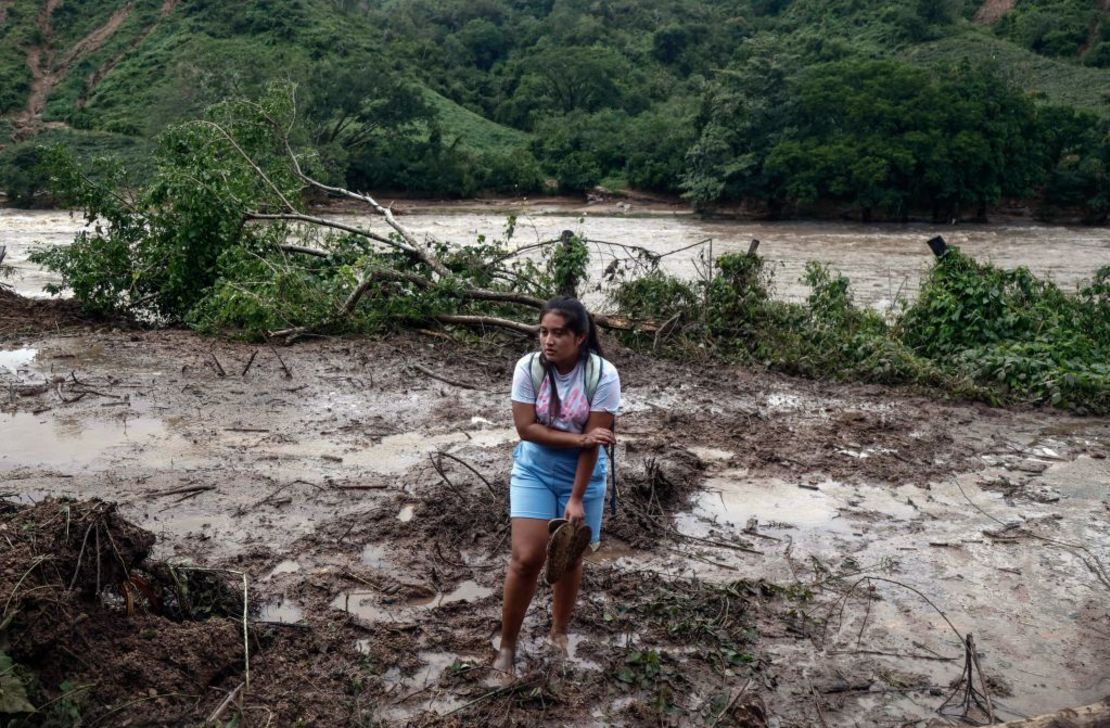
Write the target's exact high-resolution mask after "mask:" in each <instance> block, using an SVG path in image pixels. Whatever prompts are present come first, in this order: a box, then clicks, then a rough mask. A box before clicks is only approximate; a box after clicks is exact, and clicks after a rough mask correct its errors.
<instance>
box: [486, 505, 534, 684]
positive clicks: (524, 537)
mask: <svg viewBox="0 0 1110 728" xmlns="http://www.w3.org/2000/svg"><path fill="white" fill-rule="evenodd" d="M512 548H513V551H512V557H511V559H510V560H509V568H508V570H507V571H506V573H505V599H504V602H503V604H502V606H501V649H500V651H499V652H498V653H497V659H496V660H494V663H493V667H494V668H495V669H497V670H501V671H502V672H505V673H508V674H510V675H511V674H513V666H514V661H515V660H516V641H517V636H518V635H519V634H520V625H521V624H522V623H523V622H524V613H525V612H527V611H528V605H529V604H531V602H532V596H533V595H534V594H535V593H536V580H537V579H538V578H539V575H540V570H541V569H543V560H544V557H545V556H546V555H547V554H546V549H547V521H546V520H545V519H540V518H514V519H513V521H512Z"/></svg>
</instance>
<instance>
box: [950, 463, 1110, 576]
mask: <svg viewBox="0 0 1110 728" xmlns="http://www.w3.org/2000/svg"><path fill="white" fill-rule="evenodd" d="M952 482H953V483H955V484H956V487H957V488H959V489H960V495H962V496H963V497H964V500H966V501H967V502H968V504H969V505H970V506H971V507H972V508H974V509H975V510H977V511H979V512H980V513H982V514H983V515H984V516H986V517H987V518H989V519H991V520H992V521H994V522H995V523H997V524H999V525H1000V526H1004V527H1006V528H1010V526H1011V524H1009V523H1006V522H1005V521H1001V520H999V519H998V518H995V517H994V516H992V515H991V514H989V513H987V512H986V511H984V510H983V509H982V508H981V507H980V506H979V505H978V504H976V503H975V502H974V501H972V500H971V498H969V497H968V495H967V493H966V492H965V491H964V487H963V486H962V485H960V481H959V480H958V479H956V478H953V479H952ZM1026 533H1028V534H1029V535H1030V536H1031V537H1033V538H1035V539H1038V540H1040V541H1045V542H1047V543H1051V544H1055V545H1057V546H1060V547H1063V548H1065V549H1074V551H1072V553H1073V554H1074V555H1075V556H1076V557H1077V558H1078V559H1079V560H1080V561H1082V562H1083V565H1084V566H1086V567H1087V568H1088V569H1090V570H1091V571H1092V572H1093V573H1094V575H1095V578H1097V579H1098V580H1099V581H1100V582H1102V584H1103V586H1105V587H1106V588H1108V589H1110V574H1108V573H1107V571H1106V567H1105V566H1103V564H1102V561H1101V560H1100V559H1099V558H1098V556H1096V555H1095V554H1094V553H1092V552H1091V550H1090V549H1088V548H1087V547H1086V546H1083V545H1082V544H1073V543H1068V542H1066V541H1058V540H1056V539H1054V538H1049V537H1048V536H1042V535H1040V534H1038V533H1034V532H1033V531H1026ZM1075 551H1082V552H1083V553H1085V554H1087V556H1089V557H1091V561H1087V559H1085V558H1084V557H1083V556H1081V555H1079V554H1076V553H1075Z"/></svg>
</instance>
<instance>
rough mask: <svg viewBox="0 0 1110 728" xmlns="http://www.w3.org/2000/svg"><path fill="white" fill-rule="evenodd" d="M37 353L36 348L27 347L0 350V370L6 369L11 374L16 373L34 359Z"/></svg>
mask: <svg viewBox="0 0 1110 728" xmlns="http://www.w3.org/2000/svg"><path fill="white" fill-rule="evenodd" d="M38 353H39V350H38V349H29V348H26V347H25V348H22V349H10V350H8V351H0V371H8V372H11V373H12V374H17V373H19V371H20V370H21V369H23V368H24V367H26V366H27V365H28V364H30V363H31V362H32V361H34V360H35V357H36V356H38Z"/></svg>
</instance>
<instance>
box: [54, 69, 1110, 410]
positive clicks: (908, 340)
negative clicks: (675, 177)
mask: <svg viewBox="0 0 1110 728" xmlns="http://www.w3.org/2000/svg"><path fill="white" fill-rule="evenodd" d="M296 118H297V104H296V99H295V94H294V93H293V91H292V90H291V89H289V88H280V87H275V88H274V89H272V90H271V92H270V93H269V95H267V96H266V97H264V98H263V99H261V100H260V101H259V102H250V101H241V100H237V101H228V102H224V103H221V104H218V105H216V106H214V107H212V108H211V109H209V111H208V113H207V115H206V117H205V118H204V119H202V120H199V121H195V122H190V123H186V124H183V125H180V126H176V127H173V128H171V129H170V130H168V131H167V132H166V133H165V134H164V135H163V137H162V139H161V143H160V147H159V171H158V173H157V175H156V176H155V178H154V180H153V181H152V182H151V183H150V185H149V186H147V187H146V188H143V189H140V190H138V191H137V192H135V193H134V194H128V193H126V192H124V191H123V185H122V179H123V175H122V173H121V171H120V170H118V169H115V168H112V167H110V166H109V167H104V168H101V169H99V170H95V171H93V172H88V171H85V170H82V169H79V168H78V167H77V166H76V164H75V163H74V162H73V161H72V160H71V159H68V158H67V157H66V156H65V155H64V154H63V153H61V152H58V151H57V150H55V152H54V153H52V154H49V155H46V156H48V157H49V158H51V160H52V162H51V164H52V165H53V169H54V175H55V179H56V181H57V184H58V192H59V193H60V194H62V195H63V196H64V197H65V198H67V199H68V200H70V201H71V202H72V203H73V204H76V205H78V206H80V207H82V208H83V209H84V210H85V211H86V215H87V217H88V220H89V221H90V222H91V223H95V227H94V228H93V229H92V230H91V231H86V232H82V233H80V234H79V235H78V237H77V239H76V240H75V241H74V242H73V244H72V245H70V246H67V247H61V248H54V249H44V250H40V251H39V252H38V253H36V255H35V257H34V259H35V260H36V261H37V262H38V263H40V264H43V265H45V266H46V267H48V268H50V269H52V270H54V271H56V272H58V273H60V274H61V276H62V281H63V284H62V286H63V287H66V288H70V289H72V290H73V292H74V294H75V296H76V298H77V299H78V300H79V301H80V302H81V303H82V304H83V306H84V307H85V308H86V309H87V310H89V311H91V312H95V313H98V314H101V315H105V314H114V315H119V314H124V315H128V316H132V317H135V318H138V319H141V320H146V321H156V322H166V323H173V322H185V323H188V324H189V325H191V326H193V327H195V328H197V329H198V330H201V331H203V332H207V333H218V334H230V335H234V336H242V337H247V338H262V337H279V338H283V339H285V340H292V339H295V338H298V337H301V336H304V335H309V334H321V333H325V334H326V333H381V332H386V331H394V330H398V329H404V328H421V327H427V326H429V325H443V326H454V327H458V326H463V327H472V328H478V329H479V330H481V331H488V330H489V329H491V328H492V329H496V330H501V331H505V330H508V331H511V332H516V333H519V334H525V335H527V334H530V333H531V332H532V330H533V324H534V322H535V316H536V311H537V310H538V309H539V308H540V307H541V306H542V304H543V301H544V299H545V298H546V297H547V296H549V295H551V294H553V293H555V292H573V291H578V290H583V288H582V284H583V282H584V281H585V280H586V279H587V275H588V272H589V271H590V269H591V262H592V261H591V254H590V248H589V246H588V244H587V242H588V241H587V240H586V239H584V238H582V237H578V236H573V235H566V236H564V237H563V238H562V239H561V240H549V241H539V242H537V243H532V244H515V243H514V236H515V234H516V225H515V220H514V219H513V218H510V219H509V221H508V224H507V226H506V228H505V232H504V235H503V239H500V240H494V241H490V240H486V239H484V238H480V239H479V240H477V241H475V242H473V243H471V244H460V243H458V242H455V241H441V240H436V239H433V238H430V237H428V238H425V239H420V238H419V237H418V236H417V235H415V234H414V233H412V232H411V231H410V230H408V229H407V228H406V227H405V226H404V224H402V223H401V222H400V221H399V220H398V219H397V218H395V217H394V215H393V213H392V211H391V210H390V209H388V208H386V207H384V206H382V205H380V204H379V203H378V202H377V201H376V200H375V199H374V198H373V197H371V196H369V195H365V194H360V193H356V192H351V191H348V190H345V189H342V188H340V187H337V186H334V185H331V184H328V183H327V182H326V181H321V179H322V178H320V177H318V176H314V175H316V174H318V173H319V174H323V173H324V170H323V169H320V170H317V169H316V167H317V166H318V160H317V159H315V157H313V155H311V154H307V153H301V152H300V151H298V147H297V133H298V132H297V124H296ZM321 196H324V197H326V196H332V197H340V198H345V199H348V200H354V201H357V202H359V203H361V204H364V205H366V206H367V207H368V208H369V209H370V210H371V211H373V212H374V213H376V214H377V215H379V216H380V217H381V218H382V219H383V220H384V222H385V226H386V227H385V228H383V229H371V228H370V227H368V226H366V227H359V226H356V225H351V224H347V223H345V222H342V221H339V220H336V219H334V218H326V217H321V216H319V215H316V214H313V213H311V212H309V211H307V210H308V207H307V204H308V203H309V202H310V201H312V200H313V199H319V198H320V197H321ZM624 250H625V251H626V253H627V255H626V257H624V258H618V259H615V260H613V261H612V262H611V263H610V265H609V266H608V267H607V268H606V271H605V275H604V276H603V278H604V279H605V280H604V281H599V282H598V283H599V285H601V286H603V290H604V291H605V292H606V293H607V294H608V302H609V304H610V305H611V307H613V309H614V311H613V313H612V314H611V315H607V316H599V317H598V323H599V324H600V325H601V326H602V327H604V328H607V329H610V330H613V331H616V332H619V333H620V334H621V335H622V336H623V337H624V339H625V342H626V343H628V344H631V345H634V346H638V347H640V348H643V349H651V350H652V351H655V352H662V353H665V354H667V355H672V356H680V357H687V358H702V357H704V356H706V355H707V352H708V354H710V355H717V356H720V357H723V358H726V359H729V360H741V361H744V362H746V363H749V364H755V365H762V366H767V367H770V368H773V369H777V370H780V371H785V372H788V373H793V374H800V375H803V376H807V377H815V378H837V379H843V380H856V381H865V382H876V383H886V384H911V385H916V386H920V387H925V388H929V389H933V390H940V391H944V392H946V393H949V394H954V395H956V396H962V397H972V398H976V399H983V400H986V401H989V402H992V403H1003V402H1031V403H1046V404H1052V405H1054V406H1059V407H1065V408H1069V409H1072V410H1075V411H1079V412H1089V413H1105V412H1108V411H1110V370H1108V369H1107V365H1106V361H1108V360H1110V356H1108V354H1110V268H1105V267H1104V268H1102V269H1101V270H1099V271H1097V272H1096V273H1095V274H1094V276H1093V278H1092V279H1091V280H1090V281H1089V282H1088V283H1086V284H1085V285H1083V286H1082V287H1081V288H1080V289H1079V290H1077V291H1076V292H1074V293H1069V292H1065V291H1062V290H1061V289H1060V288H1059V287H1058V286H1056V285H1055V284H1054V283H1052V282H1051V281H1047V280H1041V279H1038V278H1036V277H1034V276H1033V275H1032V274H1031V273H1029V271H1027V270H1025V269H1023V268H1019V269H1017V270H1013V271H1008V270H1003V269H999V268H996V267H994V266H991V265H987V264H982V263H978V262H976V261H974V260H971V259H969V258H968V257H967V256H965V255H963V254H961V253H960V251H959V250H957V249H954V248H949V249H948V251H947V253H946V254H945V255H944V256H943V257H941V258H939V259H938V260H937V261H936V262H935V264H934V266H933V269H932V270H931V272H930V273H929V275H928V277H927V279H926V280H925V282H924V283H923V285H922V288H921V290H920V291H919V292H918V295H917V297H916V299H915V300H914V301H913V303H911V304H908V305H906V304H905V302H904V301H903V302H902V306H901V308H900V309H895V310H894V311H892V312H891V313H890V314H889V315H883V314H880V313H879V312H877V311H874V310H871V309H867V308H862V307H859V306H857V305H856V304H855V303H854V302H853V298H852V293H851V287H850V284H849V281H848V279H847V278H846V277H845V276H843V275H841V274H839V273H837V272H835V271H832V270H829V269H828V268H827V267H826V266H823V265H821V264H819V263H811V264H809V266H808V267H807V269H806V273H805V276H804V282H805V283H806V284H808V285H809V286H810V289H811V293H810V295H809V298H808V300H807V301H806V302H805V303H787V302H783V301H779V300H776V299H775V298H774V297H773V295H772V293H773V270H772V269H771V268H770V267H768V266H767V265H765V262H764V260H763V259H762V258H760V257H759V256H758V255H755V254H754V253H753V254H749V255H736V254H729V255H722V256H719V257H716V258H712V257H711V256H709V257H707V256H704V255H703V256H702V265H701V267H700V269H701V278H700V279H699V280H697V281H687V280H680V279H677V278H675V277H674V276H671V275H669V274H668V273H667V272H666V271H665V270H664V268H663V265H662V264H663V260H662V259H663V257H665V256H664V255H659V254H655V253H652V252H650V251H647V250H644V249H641V248H636V247H634V246H624Z"/></svg>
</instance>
